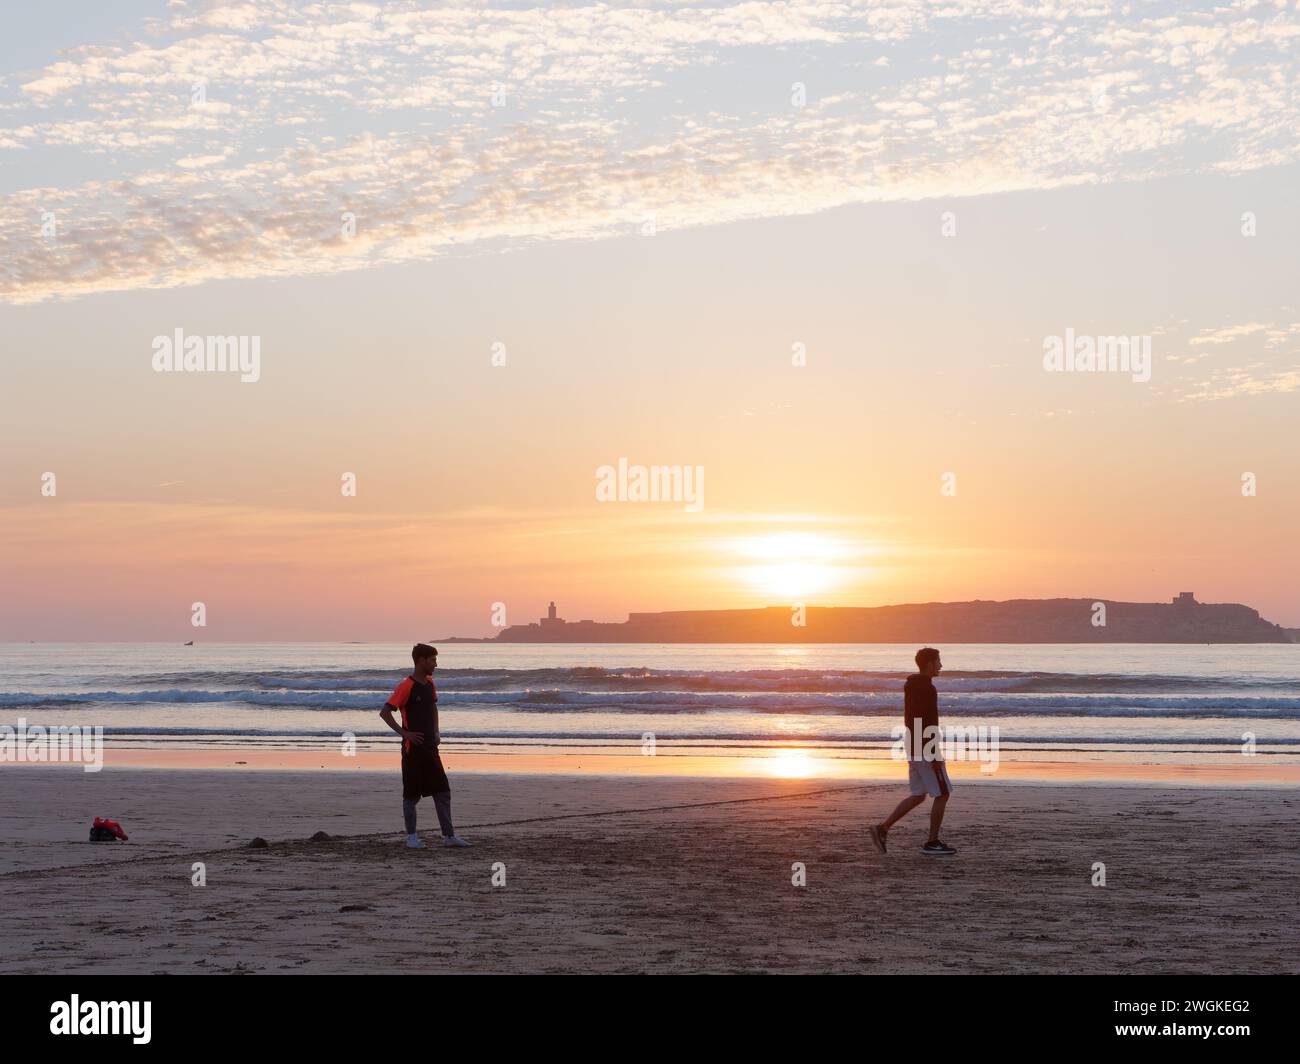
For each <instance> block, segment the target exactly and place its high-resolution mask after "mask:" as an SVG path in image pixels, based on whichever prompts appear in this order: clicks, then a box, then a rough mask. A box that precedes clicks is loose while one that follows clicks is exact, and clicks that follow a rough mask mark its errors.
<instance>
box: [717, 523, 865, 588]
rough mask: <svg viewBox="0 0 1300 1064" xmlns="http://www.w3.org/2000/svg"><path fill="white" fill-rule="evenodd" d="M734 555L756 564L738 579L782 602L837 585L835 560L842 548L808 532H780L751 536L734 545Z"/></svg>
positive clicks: (828, 539) (743, 568)
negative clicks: (782, 600)
mask: <svg viewBox="0 0 1300 1064" xmlns="http://www.w3.org/2000/svg"><path fill="white" fill-rule="evenodd" d="M734 549H735V552H736V553H737V554H739V555H740V556H741V557H743V558H745V559H747V560H752V561H753V562H754V563H755V564H749V565H745V566H743V567H742V569H741V576H742V578H743V579H744V581H745V582H746V583H748V584H749V585H750V586H751V587H753V588H754V589H756V590H758V591H760V592H762V593H763V594H765V595H774V596H777V597H779V598H781V599H792V598H798V597H801V596H804V595H809V594H815V593H817V592H822V591H827V590H829V589H831V588H832V587H834V586H835V584H836V576H837V574H836V567H835V561H836V559H837V558H838V557H839V556H840V555H841V554H842V553H843V548H842V547H841V546H840V545H839V544H838V543H836V542H835V541H834V540H832V539H830V538H828V537H826V536H822V535H818V534H816V533H809V532H779V533H773V534H770V535H764V536H751V537H748V538H746V539H742V540H739V541H737V542H736V543H735V545H734Z"/></svg>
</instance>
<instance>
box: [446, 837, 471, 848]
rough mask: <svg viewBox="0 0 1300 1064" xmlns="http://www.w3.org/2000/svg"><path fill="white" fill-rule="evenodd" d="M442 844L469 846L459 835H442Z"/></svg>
mask: <svg viewBox="0 0 1300 1064" xmlns="http://www.w3.org/2000/svg"><path fill="white" fill-rule="evenodd" d="M442 844H443V845H444V846H465V847H468V846H469V843H468V842H466V841H465V840H464V839H462V838H461V837H460V836H459V835H447V836H444V838H443V840H442Z"/></svg>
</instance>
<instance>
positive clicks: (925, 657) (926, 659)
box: [916, 647, 939, 669]
mask: <svg viewBox="0 0 1300 1064" xmlns="http://www.w3.org/2000/svg"><path fill="white" fill-rule="evenodd" d="M938 660H939V652H938V651H937V650H935V649H934V647H922V648H921V649H920V650H918V651H917V652H916V667H917V668H918V669H924V668H925V667H926V666H927V665H929V664H930V662H932V661H938Z"/></svg>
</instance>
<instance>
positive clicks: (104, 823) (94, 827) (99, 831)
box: [90, 817, 126, 842]
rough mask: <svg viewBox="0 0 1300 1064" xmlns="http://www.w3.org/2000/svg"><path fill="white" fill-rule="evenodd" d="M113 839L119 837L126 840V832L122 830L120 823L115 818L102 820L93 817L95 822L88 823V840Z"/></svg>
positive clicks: (106, 840)
mask: <svg viewBox="0 0 1300 1064" xmlns="http://www.w3.org/2000/svg"><path fill="white" fill-rule="evenodd" d="M114 839H121V840H122V841H123V842H126V832H125V831H123V830H122V825H121V824H119V823H118V822H117V821H116V820H103V819H101V818H99V817H95V822H94V823H93V824H91V825H90V841H91V842H112V841H113V840H114Z"/></svg>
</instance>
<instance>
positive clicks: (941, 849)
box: [921, 839, 957, 857]
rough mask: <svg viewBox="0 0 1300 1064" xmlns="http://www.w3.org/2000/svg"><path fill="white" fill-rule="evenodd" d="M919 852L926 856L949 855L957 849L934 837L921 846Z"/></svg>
mask: <svg viewBox="0 0 1300 1064" xmlns="http://www.w3.org/2000/svg"><path fill="white" fill-rule="evenodd" d="M921 852H922V853H923V854H925V855H926V856H928V857H951V856H952V855H953V854H954V853H956V852H957V851H956V850H954V849H953V848H952V847H951V846H948V845H945V844H944V843H942V842H939V841H938V840H937V839H936V840H935V841H934V842H927V843H926V844H925V845H924V846H922V847H921Z"/></svg>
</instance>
